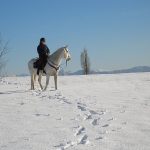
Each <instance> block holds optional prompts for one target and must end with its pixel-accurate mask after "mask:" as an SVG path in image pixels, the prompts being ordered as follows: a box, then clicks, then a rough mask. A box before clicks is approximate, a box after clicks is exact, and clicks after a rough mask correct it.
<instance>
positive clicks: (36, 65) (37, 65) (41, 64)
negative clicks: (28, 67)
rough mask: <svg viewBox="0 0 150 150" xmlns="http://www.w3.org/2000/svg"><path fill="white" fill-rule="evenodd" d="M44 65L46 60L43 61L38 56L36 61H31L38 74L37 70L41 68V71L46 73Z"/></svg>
mask: <svg viewBox="0 0 150 150" xmlns="http://www.w3.org/2000/svg"><path fill="white" fill-rule="evenodd" d="M45 65H46V61H43V60H42V59H40V58H37V59H36V61H35V62H34V63H33V67H34V68H36V69H37V74H38V75H39V71H40V70H43V73H45V74H46V72H45V70H44V67H45Z"/></svg>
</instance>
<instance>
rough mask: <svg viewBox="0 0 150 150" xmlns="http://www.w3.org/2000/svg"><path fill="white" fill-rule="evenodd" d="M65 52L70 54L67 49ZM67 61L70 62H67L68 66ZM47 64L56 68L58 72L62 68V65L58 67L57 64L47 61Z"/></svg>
mask: <svg viewBox="0 0 150 150" xmlns="http://www.w3.org/2000/svg"><path fill="white" fill-rule="evenodd" d="M65 50H66V52H67V53H68V50H67V49H65ZM67 61H68V60H66V66H67ZM47 63H48V65H49V66H50V67H52V68H54V69H55V70H56V71H58V70H59V68H60V65H57V64H55V63H54V62H52V61H47Z"/></svg>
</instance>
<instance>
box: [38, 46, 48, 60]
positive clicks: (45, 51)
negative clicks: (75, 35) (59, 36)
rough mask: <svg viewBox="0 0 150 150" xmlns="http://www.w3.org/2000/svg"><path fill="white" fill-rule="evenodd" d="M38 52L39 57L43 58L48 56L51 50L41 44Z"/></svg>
mask: <svg viewBox="0 0 150 150" xmlns="http://www.w3.org/2000/svg"><path fill="white" fill-rule="evenodd" d="M37 52H38V54H39V57H40V56H43V55H48V54H49V53H50V50H49V48H48V47H47V45H44V44H39V45H38V47H37Z"/></svg>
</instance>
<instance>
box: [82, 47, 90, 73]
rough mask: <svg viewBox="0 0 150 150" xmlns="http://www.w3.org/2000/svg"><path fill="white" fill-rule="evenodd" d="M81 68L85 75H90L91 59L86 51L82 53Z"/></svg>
mask: <svg viewBox="0 0 150 150" xmlns="http://www.w3.org/2000/svg"><path fill="white" fill-rule="evenodd" d="M81 67H82V69H83V74H86V75H87V74H89V73H90V59H89V56H88V52H87V50H86V49H84V50H83V52H82V53H81Z"/></svg>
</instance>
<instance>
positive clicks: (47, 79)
mask: <svg viewBox="0 0 150 150" xmlns="http://www.w3.org/2000/svg"><path fill="white" fill-rule="evenodd" d="M49 78H50V76H49V75H46V85H45V88H44V90H46V89H47V86H48V84H49Z"/></svg>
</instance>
